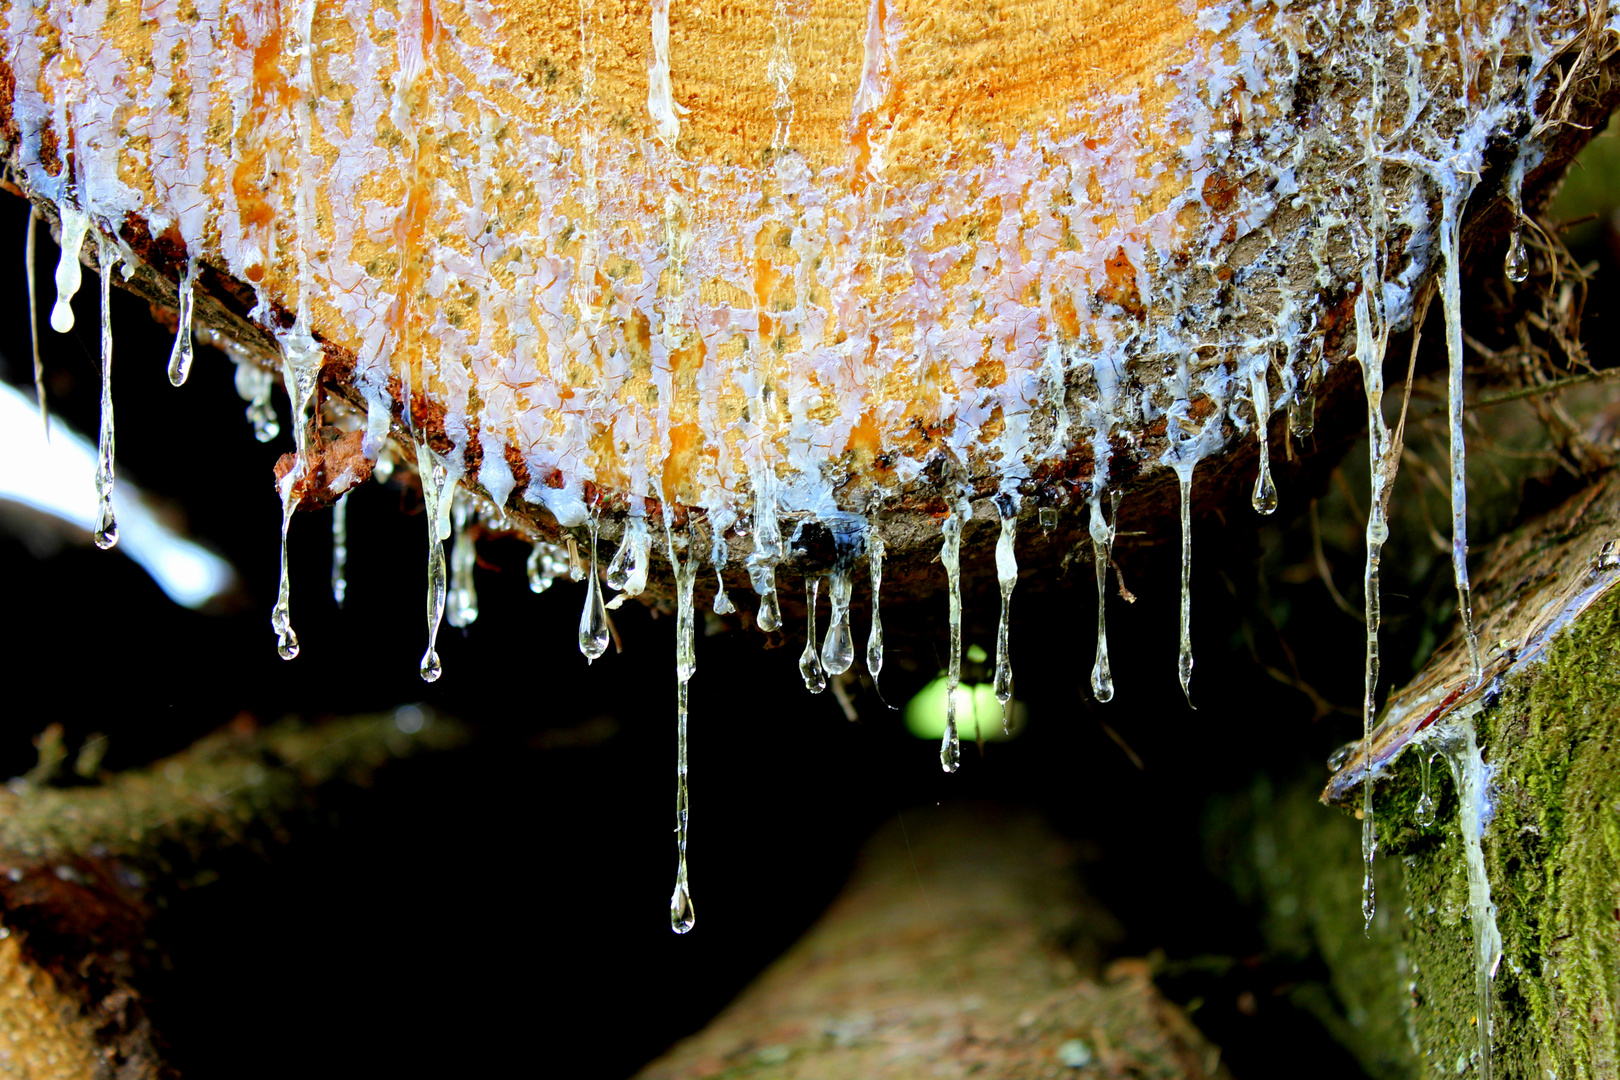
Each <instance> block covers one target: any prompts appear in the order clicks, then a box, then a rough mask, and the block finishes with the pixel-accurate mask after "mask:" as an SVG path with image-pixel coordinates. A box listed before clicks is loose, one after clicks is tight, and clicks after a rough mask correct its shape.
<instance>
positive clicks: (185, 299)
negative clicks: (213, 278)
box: [169, 258, 197, 386]
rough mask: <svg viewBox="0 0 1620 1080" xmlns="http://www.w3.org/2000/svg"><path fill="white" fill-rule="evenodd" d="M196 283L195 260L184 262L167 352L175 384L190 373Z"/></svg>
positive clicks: (183, 382) (180, 382) (170, 375)
mask: <svg viewBox="0 0 1620 1080" xmlns="http://www.w3.org/2000/svg"><path fill="white" fill-rule="evenodd" d="M196 284H197V260H196V259H195V258H192V259H191V260H190V261H188V262H187V263H186V277H185V280H184V281H182V282H181V283H180V312H179V319H178V325H177V327H176V329H175V332H174V348H173V350H171V351H170V353H169V382H171V383H173V384H174V385H175V386H182V385H184V384H185V381H186V376H187V375H190V374H191V358H192V351H193V350H192V340H191V311H192V303H193V300H194V294H195V291H196Z"/></svg>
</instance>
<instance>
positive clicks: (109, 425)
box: [73, 233, 118, 551]
mask: <svg viewBox="0 0 1620 1080" xmlns="http://www.w3.org/2000/svg"><path fill="white" fill-rule="evenodd" d="M96 246H97V258H96V261H97V263H99V264H100V266H101V435H100V439H99V441H98V447H97V452H96V502H97V504H98V508H97V512H96V547H98V548H101V549H102V550H103V551H105V550H106V549H107V548H110V547H112V546H113V545H114V544H116V543H118V522H117V521H115V520H114V519H113V508H112V493H113V403H112V356H113V338H112V308H111V301H112V268H113V263H114V262H115V261H116V256H115V255H114V254H113V246H112V245H111V244H110V243H108V242H107V241H106V240H105V239H104V238H103V237H102V236H101V235H100V234H99V233H98V234H97V236H96ZM73 265H74V266H75V267H77V266H78V265H79V264H78V260H77V259H75V260H74V263H73Z"/></svg>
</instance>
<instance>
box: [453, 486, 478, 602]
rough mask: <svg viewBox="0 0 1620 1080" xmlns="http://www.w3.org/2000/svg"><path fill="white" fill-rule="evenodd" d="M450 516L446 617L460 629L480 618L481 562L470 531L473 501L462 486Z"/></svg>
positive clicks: (458, 490) (454, 497) (456, 494)
mask: <svg viewBox="0 0 1620 1080" xmlns="http://www.w3.org/2000/svg"><path fill="white" fill-rule="evenodd" d="M452 498H453V500H454V501H453V502H452V503H451V510H450V517H451V521H452V522H453V523H454V526H453V527H454V531H453V533H452V534H451V535H452V536H453V537H454V541H453V543H452V544H451V547H450V592H449V595H448V598H447V602H446V605H445V619H446V620H447V621H448V622H449V623H450V625H451V626H454V627H455V628H456V629H458V630H464V629H466V628H467V627H469V626H471V625H472V624H473V623H474V622H476V621H477V620H478V588H477V586H475V585H474V584H473V567H475V566H477V565H478V548H477V546H476V545H475V544H474V542H473V538H472V534H471V533H470V532H469V531H468V528H467V524H468V521H469V520H470V519H471V518H472V517H473V506H472V500H471V499H470V498H468V497H467V495H466V494H465V493H464V492H462V491H461V490H460V489H459V488H458V489H457V490H456V492H455V494H454V496H452Z"/></svg>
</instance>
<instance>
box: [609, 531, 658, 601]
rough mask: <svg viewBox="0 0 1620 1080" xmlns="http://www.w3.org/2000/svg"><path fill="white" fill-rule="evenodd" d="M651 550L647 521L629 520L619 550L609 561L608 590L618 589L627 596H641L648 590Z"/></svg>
mask: <svg viewBox="0 0 1620 1080" xmlns="http://www.w3.org/2000/svg"><path fill="white" fill-rule="evenodd" d="M651 548H652V541H651V539H650V538H649V536H648V534H647V519H646V518H639V517H633V518H630V519H629V520H627V521H626V522H625V526H624V536H623V538H622V539H620V541H619V549H618V550H617V551H615V552H614V553H613V558H612V559H610V560H609V561H608V568H607V583H608V588H610V589H617V590H618V591H620V592H622V593H624V595H626V596H640V595H641V593H642V591H643V590H645V589H646V588H647V560H648V558H649V556H650V555H651Z"/></svg>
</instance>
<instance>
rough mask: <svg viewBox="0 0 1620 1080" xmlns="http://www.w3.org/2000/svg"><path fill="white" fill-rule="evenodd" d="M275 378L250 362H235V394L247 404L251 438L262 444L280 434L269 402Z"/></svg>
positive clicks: (278, 425) (272, 406) (273, 410)
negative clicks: (251, 430) (251, 428)
mask: <svg viewBox="0 0 1620 1080" xmlns="http://www.w3.org/2000/svg"><path fill="white" fill-rule="evenodd" d="M274 387H275V377H274V376H273V375H271V374H270V372H269V370H268V369H266V368H262V367H260V366H259V365H258V364H255V363H254V362H253V361H251V360H246V359H239V360H238V361H237V362H236V394H237V396H238V397H240V398H241V399H242V400H243V401H245V402H247V403H248V407H247V418H248V423H250V424H252V425H253V437H254V438H255V439H257V440H259V441H260V442H262V443H266V442H270V441H271V440H272V439H274V438H275V437H276V436H277V435H280V434H281V425H280V424H279V423H277V422H276V407H275V405H274V404H272V403H271V401H270V391H271V390H272V389H273V388H274Z"/></svg>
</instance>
